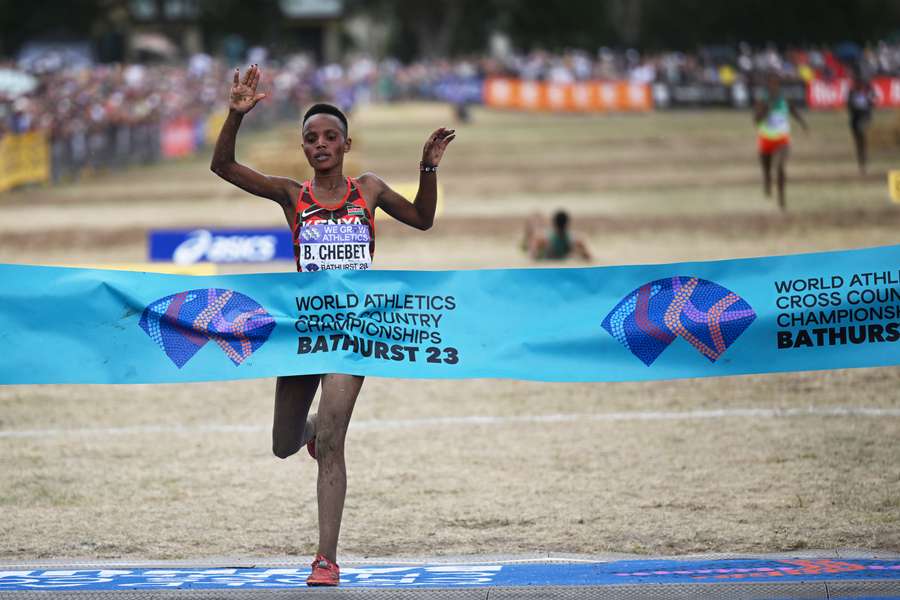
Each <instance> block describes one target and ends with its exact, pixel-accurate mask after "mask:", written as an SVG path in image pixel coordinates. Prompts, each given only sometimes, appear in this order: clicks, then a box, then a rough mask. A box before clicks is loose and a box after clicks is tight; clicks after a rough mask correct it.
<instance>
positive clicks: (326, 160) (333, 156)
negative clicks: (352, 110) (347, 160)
mask: <svg viewBox="0 0 900 600" xmlns="http://www.w3.org/2000/svg"><path fill="white" fill-rule="evenodd" d="M302 144H303V153H304V154H305V155H306V160H307V161H308V162H309V164H310V166H311V167H312V168H313V169H315V170H316V171H327V170H329V169H333V168H334V167H337V166H339V165H341V164H342V163H343V161H344V153H345V152H348V151H349V150H350V139H349V138H345V137H344V129H343V125H342V124H341V122H340V121H339V120H338V118H337V117H335V116H334V115H325V114H318V115H313V116H311V117H310V118H309V119H307V121H306V123H305V124H304V125H303V138H302Z"/></svg>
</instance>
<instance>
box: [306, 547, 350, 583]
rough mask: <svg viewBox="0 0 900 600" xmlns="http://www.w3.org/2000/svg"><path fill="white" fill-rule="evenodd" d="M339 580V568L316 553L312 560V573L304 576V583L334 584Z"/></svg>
mask: <svg viewBox="0 0 900 600" xmlns="http://www.w3.org/2000/svg"><path fill="white" fill-rule="evenodd" d="M340 582H341V568H340V567H338V566H337V563H334V562H331V561H330V560H328V559H327V558H325V557H324V556H323V555H321V554H316V558H315V560H313V562H312V573H310V574H309V577H307V578H306V585H310V586H320V585H323V586H324V585H328V586H336V585H337V584H339V583H340Z"/></svg>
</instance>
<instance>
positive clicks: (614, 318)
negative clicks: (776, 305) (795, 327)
mask: <svg viewBox="0 0 900 600" xmlns="http://www.w3.org/2000/svg"><path fill="white" fill-rule="evenodd" d="M754 319H756V312H754V310H753V308H751V306H750V305H749V304H747V302H746V301H745V300H744V299H743V298H741V297H740V296H738V295H737V294H735V293H734V292H732V291H730V290H727V289H725V288H724V287H722V286H721V285H719V284H717V283H713V282H712V281H707V280H705V279H699V278H697V277H685V276H676V277H670V278H667V279H657V280H656V281H651V282H650V283H646V284H644V285H642V286H641V287H639V288H638V289H636V290H634V291H633V292H631V293H630V294H628V295H627V296H625V297H624V298H622V300H621V301H620V302H619V303H618V304H617V305H616V307H615V308H613V309H612V310H611V311H610V313H609V314H608V315H606V318H605V319H604V320H603V328H604V329H605V330H606V331H608V332H609V334H610V335H611V336H613V337H614V338H616V339H617V340H618V341H619V342H620V343H621V344H622V345H623V346H625V347H626V348H627V349H628V350H629V351H631V353H632V354H634V355H635V356H637V357H638V358H639V359H641V361H642V362H643V363H644V364H645V365H647V366H648V367H649V366H650V365H651V364H653V361H655V360H656V359H657V357H659V355H660V354H662V352H663V351H664V350H665V349H666V348H668V347H669V344H671V343H672V342H673V341H674V340H675V338H676V337H681V338H684V339H685V340H686V341H687V342H689V343H690V344H691V345H692V346H693V347H694V348H696V349H697V351H698V352H700V353H701V354H702V355H703V356H705V357H706V358H708V359H709V360H710V362H715V361H716V360H717V359H718V358H719V357H720V356H721V355H722V353H723V352H725V350H727V349H728V347H729V346H731V344H733V343H734V342H735V340H737V338H738V337H740V335H741V334H742V333H744V330H745V329H747V327H749V326H750V323H752V322H753V320H754Z"/></svg>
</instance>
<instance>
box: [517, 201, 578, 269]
mask: <svg viewBox="0 0 900 600" xmlns="http://www.w3.org/2000/svg"><path fill="white" fill-rule="evenodd" d="M522 245H523V248H524V250H525V251H526V252H528V256H530V257H531V258H532V259H534V260H565V259H566V258H569V257H570V256H573V255H574V256H577V257H578V258H580V259H582V260H591V253H590V252H589V251H588V249H587V246H586V245H585V243H584V242H583V241H582V240H581V239H579V238H577V237H575V236H574V235H573V234H572V233H571V231H570V230H569V213H567V212H566V211H564V210H559V211H556V213H555V214H554V215H553V223H552V224H549V223H547V220H546V219H545V218H544V215H542V214H540V213H535V214H533V215H531V217H529V218H528V221H526V222H525V238H524V240H523V241H522Z"/></svg>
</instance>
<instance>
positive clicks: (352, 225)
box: [210, 65, 455, 585]
mask: <svg viewBox="0 0 900 600" xmlns="http://www.w3.org/2000/svg"><path fill="white" fill-rule="evenodd" d="M260 78H261V72H260V69H259V67H258V66H257V65H251V66H250V68H249V69H248V70H247V72H246V73H244V76H243V78H241V77H240V71H239V70H237V69H236V70H235V73H234V82H233V85H232V88H231V97H230V100H229V111H228V118H227V119H226V120H225V123H224V125H223V126H222V131H221V132H220V133H219V138H218V140H217V141H216V147H215V150H214V151H213V158H212V164H211V165H210V168H211V169H212V171H213V172H214V173H216V174H217V175H218V176H219V177H221V178H222V179H224V180H226V181H228V182H229V183H232V184H234V185H236V186H238V187H239V188H241V189H242V190H244V191H246V192H249V193H251V194H253V195H256V196H261V197H263V198H268V199H270V200H274V201H275V202H277V203H278V204H279V205H280V206H281V208H282V210H283V211H284V216H285V218H286V219H287V222H288V226H289V227H290V228H291V236H292V238H293V244H294V257H295V258H296V262H297V270H298V271H318V270H323V269H368V268H370V266H371V264H372V255H373V254H374V251H375V225H374V221H373V216H374V213H375V210H376V209H378V208H380V209H382V210H383V211H384V212H386V213H387V214H388V215H390V216H391V217H393V218H395V219H397V220H398V221H400V222H402V223H405V224H407V225H410V226H412V227H415V228H417V229H421V230H426V229H428V228H430V227H431V225H432V223H433V222H434V212H435V206H436V202H437V167H438V164H440V162H441V157H442V156H443V155H444V150H446V148H447V145H448V144H449V143H450V142H451V141H453V138H454V137H455V134H454V131H453V130H452V129H446V128H443V127H441V128H439V129H437V130H435V131H434V133H432V134H431V135H430V136H429V137H428V139H427V141H426V142H425V147H424V149H423V150H422V161H421V162H420V163H419V172H420V174H419V189H418V192H417V193H416V197H415V199H414V201H413V202H410V201H408V200H407V199H405V198H403V197H402V196H400V195H399V194H398V193H397V192H395V191H394V190H392V189H391V188H390V187H388V185H387V184H386V183H385V182H384V181H382V180H381V179H380V178H379V177H378V176H377V175H375V174H373V173H363V174H362V175H360V176H359V177H358V178H355V179H354V178H351V177H346V176H345V175H344V172H343V166H344V153H346V152H349V151H350V147H351V139H350V135H349V127H348V122H347V117H346V116H345V115H344V114H343V113H342V112H341V111H340V110H339V109H338V108H336V107H334V106H331V105H330V104H316V105H314V106H312V107H311V108H310V109H309V110H307V112H306V114H305V115H304V116H303V123H302V131H301V135H302V138H301V139H302V147H303V153H304V154H305V155H306V160H307V161H309V164H310V166H312V168H313V170H314V171H315V175H314V176H313V178H312V179H311V180H309V181H304V182H303V183H302V184H301V183H298V182H297V181H295V180H293V179H290V178H287V177H277V176H270V175H264V174H262V173H259V172H257V171H254V170H253V169H251V168H249V167H247V166H245V165H242V164H240V163H238V162H237V161H236V160H235V157H234V146H235V139H236V137H237V132H238V129H239V127H240V125H241V121H242V120H243V118H244V115H245V114H247V113H248V112H249V111H250V110H251V109H253V107H254V106H256V104H257V102H259V101H260V100H262V99H263V98H265V97H266V94H264V93H257V86H258V85H259V81H260ZM335 224H340V225H345V226H346V227H341V228H340V230H339V231H336V230H335V228H334V227H333V226H334V225H335ZM320 383H321V384H322V396H321V399H320V401H319V411H318V413H317V414H316V415H309V409H310V406H311V405H312V402H313V399H314V397H315V394H316V390H317V389H318V387H319V384H320ZM362 384H363V377H359V376H355V375H343V374H322V375H300V376H293V377H279V378H278V379H277V382H276V386H275V418H274V425H273V428H272V449H273V452H274V453H275V455H276V456H278V457H280V458H287V457H288V456H291V455H293V454H294V453H296V452H297V451H298V450H299V449H300V448H302V447H303V446H304V445H306V446H307V449H308V451H309V453H310V455H311V456H313V458H315V459H316V462H317V463H318V468H319V474H318V484H317V485H318V487H317V499H318V507H319V545H318V552H317V554H316V557H315V559H314V560H313V563H312V573H311V574H310V576H309V579H307V584H309V585H337V584H338V582H339V581H340V571H339V568H338V565H337V562H336V561H337V540H338V534H339V533H340V526H341V516H342V514H343V510H344V498H345V496H346V492H347V470H346V466H345V463H344V440H345V438H346V434H347V426H348V425H349V423H350V417H351V415H352V413H353V406H354V404H355V403H356V398H357V396H358V395H359V391H360V389H361V387H362Z"/></svg>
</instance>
